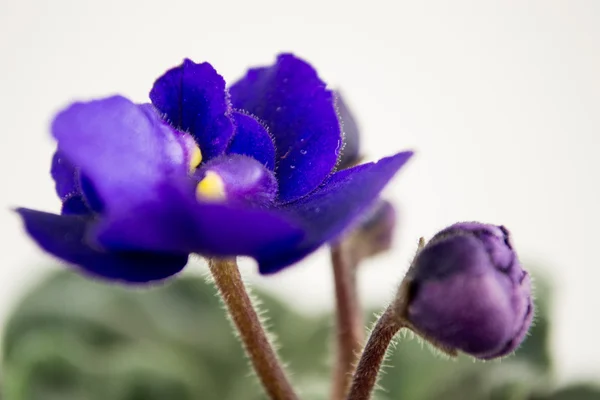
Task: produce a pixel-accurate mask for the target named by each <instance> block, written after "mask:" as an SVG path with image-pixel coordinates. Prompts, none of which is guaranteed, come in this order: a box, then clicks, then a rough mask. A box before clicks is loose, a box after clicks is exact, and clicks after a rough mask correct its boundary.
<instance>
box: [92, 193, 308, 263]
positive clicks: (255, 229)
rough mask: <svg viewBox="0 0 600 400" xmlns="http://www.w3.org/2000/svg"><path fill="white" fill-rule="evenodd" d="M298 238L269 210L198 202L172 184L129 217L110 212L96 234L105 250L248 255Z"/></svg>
mask: <svg viewBox="0 0 600 400" xmlns="http://www.w3.org/2000/svg"><path fill="white" fill-rule="evenodd" d="M303 236H304V232H303V231H302V229H301V228H299V227H297V226H294V225H293V224H292V223H290V222H289V221H288V220H287V219H285V218H283V217H281V216H278V215H277V214H276V213H274V212H273V211H269V210H263V209H255V208H254V209H253V208H240V207H239V206H234V205H230V204H222V203H206V202H199V201H197V200H196V199H195V198H194V196H193V195H192V194H190V193H184V192H180V191H178V190H175V187H173V186H165V187H164V188H162V189H161V190H160V191H159V192H158V193H157V197H156V198H154V199H152V201H148V202H147V203H146V204H144V206H143V207H141V208H139V209H137V210H136V212H135V213H133V214H126V213H124V214H111V215H110V216H108V217H107V218H105V219H103V220H102V222H101V224H100V225H99V226H98V230H97V232H96V237H97V238H98V240H99V242H100V243H102V244H103V245H104V246H105V247H108V248H117V249H118V248H121V247H124V248H136V249H139V250H156V251H163V252H169V253H171V252H175V253H176V252H185V253H188V252H189V253H199V254H202V255H206V256H235V255H246V256H251V257H255V256H257V255H258V254H264V253H268V252H269V251H271V250H272V249H278V248H287V247H293V246H294V244H297V243H298V242H299V241H300V240H301V239H302V238H303Z"/></svg>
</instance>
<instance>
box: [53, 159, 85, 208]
mask: <svg viewBox="0 0 600 400" xmlns="http://www.w3.org/2000/svg"><path fill="white" fill-rule="evenodd" d="M50 174H51V175H52V178H53V179H54V183H55V185H56V194H57V195H58V197H59V198H60V199H61V200H63V199H64V198H65V197H67V196H69V195H73V194H76V193H79V186H78V176H77V175H78V174H77V169H76V168H75V167H74V166H73V164H71V162H70V161H69V160H68V159H67V158H66V157H65V155H64V154H62V153H61V152H60V151H58V150H57V151H56V152H55V153H54V156H52V167H51V168H50Z"/></svg>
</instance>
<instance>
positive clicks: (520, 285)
mask: <svg viewBox="0 0 600 400" xmlns="http://www.w3.org/2000/svg"><path fill="white" fill-rule="evenodd" d="M405 283H406V284H407V292H406V296H407V298H406V299H405V300H404V302H401V303H402V304H405V306H404V309H403V310H401V311H400V312H401V313H402V315H404V318H405V319H406V320H407V324H408V326H409V327H410V328H411V329H413V330H414V331H415V332H416V333H418V334H420V335H422V336H423V337H424V338H425V339H428V340H430V341H431V342H432V343H434V344H436V345H438V346H440V347H442V348H445V349H450V350H460V351H463V352H464V353H467V354H470V355H472V356H474V357H476V358H479V359H492V358H497V357H502V356H505V355H507V354H509V353H511V352H512V351H514V350H515V349H516V348H517V347H518V346H519V345H520V344H521V342H522V341H523V339H524V337H525V335H526V333H527V330H528V329H529V327H530V325H531V320H532V318H533V303H532V299H531V282H530V278H529V275H528V273H527V272H526V271H524V270H523V269H522V267H521V264H520V262H519V260H518V258H517V255H516V253H515V251H514V249H513V246H512V243H511V241H510V237H509V232H508V230H506V228H504V227H503V226H494V225H488V224H482V223H476V222H469V223H458V224H455V225H452V226H450V227H448V228H446V229H444V230H443V231H441V232H439V233H438V234H437V235H435V236H434V237H433V238H432V239H431V241H430V242H429V243H427V245H425V247H424V248H422V250H421V251H420V252H419V253H418V254H417V256H416V257H415V260H414V262H413V264H412V266H411V268H410V270H409V272H408V274H407V277H406V279H405Z"/></svg>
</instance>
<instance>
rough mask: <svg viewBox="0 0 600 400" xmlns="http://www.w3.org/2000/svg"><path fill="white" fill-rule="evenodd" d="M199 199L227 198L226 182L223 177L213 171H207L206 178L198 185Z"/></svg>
mask: <svg viewBox="0 0 600 400" xmlns="http://www.w3.org/2000/svg"><path fill="white" fill-rule="evenodd" d="M196 198H197V199H198V200H212V201H219V200H225V184H224V183H223V179H221V177H220V176H219V175H218V174H217V173H216V172H213V171H207V172H206V175H205V176H204V179H202V180H201V181H200V183H198V186H196Z"/></svg>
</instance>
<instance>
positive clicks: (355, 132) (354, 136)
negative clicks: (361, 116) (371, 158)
mask: <svg viewBox="0 0 600 400" xmlns="http://www.w3.org/2000/svg"><path fill="white" fill-rule="evenodd" d="M336 95H337V101H336V105H337V109H338V115H339V118H340V122H341V125H342V130H343V131H344V148H343V149H342V151H341V155H340V162H339V163H338V169H340V170H341V169H346V168H350V167H352V166H354V165H356V163H357V162H358V161H359V159H360V131H359V129H358V125H357V124H356V120H355V119H354V117H353V116H352V112H351V111H350V108H348V106H347V105H346V103H345V102H344V98H343V97H342V95H341V94H340V93H339V92H338V93H336Z"/></svg>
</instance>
